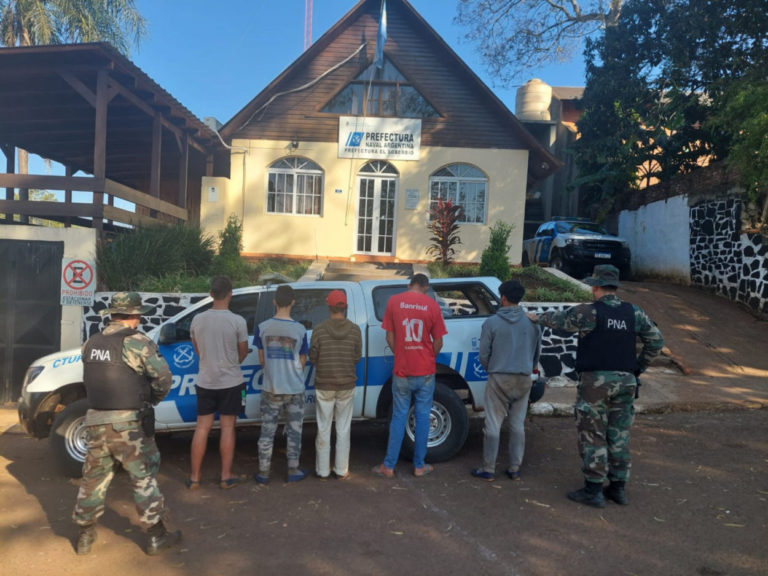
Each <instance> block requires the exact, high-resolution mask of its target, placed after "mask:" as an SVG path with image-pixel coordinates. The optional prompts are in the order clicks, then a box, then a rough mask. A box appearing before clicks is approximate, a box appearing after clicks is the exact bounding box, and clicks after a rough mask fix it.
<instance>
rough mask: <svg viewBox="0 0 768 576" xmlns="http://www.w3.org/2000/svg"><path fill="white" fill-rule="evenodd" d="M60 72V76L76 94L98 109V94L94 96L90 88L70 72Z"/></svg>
mask: <svg viewBox="0 0 768 576" xmlns="http://www.w3.org/2000/svg"><path fill="white" fill-rule="evenodd" d="M58 72H59V76H61V77H62V78H63V79H64V81H65V82H66V83H67V84H69V85H70V86H71V87H72V88H73V89H74V91H75V92H77V93H78V94H80V96H82V97H83V98H85V101H86V102H88V104H90V105H91V106H93V107H94V108H96V94H94V93H93V92H92V91H91V89H90V88H88V86H86V85H85V84H83V83H82V81H81V80H80V79H79V78H78V77H77V76H75V75H74V74H72V72H70V71H69V70H59V71H58Z"/></svg>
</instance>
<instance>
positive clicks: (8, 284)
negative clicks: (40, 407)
mask: <svg viewBox="0 0 768 576" xmlns="http://www.w3.org/2000/svg"><path fill="white" fill-rule="evenodd" d="M63 255H64V243H63V242H36V241H26V240H0V402H9V401H15V400H18V398H19V395H20V394H21V380H22V378H23V377H24V372H25V371H26V369H27V367H28V366H29V365H30V364H31V363H32V362H33V361H34V360H36V359H38V358H40V357H41V356H45V355H46V354H50V353H51V352H57V351H58V350H59V347H60V341H61V305H60V304H59V302H60V288H61V259H62V257H63Z"/></svg>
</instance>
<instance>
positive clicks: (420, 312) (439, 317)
mask: <svg viewBox="0 0 768 576" xmlns="http://www.w3.org/2000/svg"><path fill="white" fill-rule="evenodd" d="M381 327H382V328H384V330H386V331H387V332H393V333H394V334H395V350H394V352H395V369H394V373H395V375H396V376H400V377H406V376H427V375H429V374H434V373H435V354H434V352H433V348H432V342H433V341H434V340H435V339H437V338H440V337H441V336H443V335H444V334H447V333H448V331H447V330H446V329H445V322H443V314H442V312H441V311H440V306H438V305H437V302H435V301H434V300H433V299H432V298H430V297H429V296H427V295H426V294H420V293H418V292H411V291H410V290H409V291H407V292H403V293H401V294H396V295H395V296H392V297H391V298H390V299H389V302H387V310H386V312H384V321H383V322H382V323H381Z"/></svg>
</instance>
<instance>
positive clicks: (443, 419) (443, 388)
mask: <svg viewBox="0 0 768 576" xmlns="http://www.w3.org/2000/svg"><path fill="white" fill-rule="evenodd" d="M415 428H416V422H415V418H414V415H413V406H411V409H410V410H409V411H408V420H406V425H405V438H403V447H402V454H403V457H405V458H408V459H411V458H413V446H414V444H413V443H414V431H415ZM468 433H469V416H468V415H467V407H466V406H465V405H464V402H463V401H462V400H461V398H459V396H458V395H457V394H456V392H454V391H453V390H452V389H451V388H450V387H449V386H447V385H445V384H443V383H442V382H440V381H439V380H438V381H437V382H435V396H434V398H433V400H432V410H431V411H430V414H429V437H428V438H427V458H426V459H427V461H428V462H444V461H445V460H450V459H451V458H453V457H454V456H455V455H456V454H457V453H458V452H459V450H461V448H462V447H463V446H464V442H466V440H467V434H468Z"/></svg>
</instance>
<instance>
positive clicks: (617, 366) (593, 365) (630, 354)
mask: <svg viewBox="0 0 768 576" xmlns="http://www.w3.org/2000/svg"><path fill="white" fill-rule="evenodd" d="M594 307H595V310H596V311H597V325H596V326H595V329H594V330H592V332H590V333H589V334H587V335H586V336H585V337H584V338H579V346H578V349H577V351H576V371H577V372H594V371H595V370H618V371H620V372H630V373H634V372H635V370H637V357H636V356H635V342H636V334H635V309H634V307H633V306H632V304H630V303H629V302H622V303H621V304H620V305H619V306H608V304H606V303H605V302H600V301H597V302H595V303H594Z"/></svg>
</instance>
